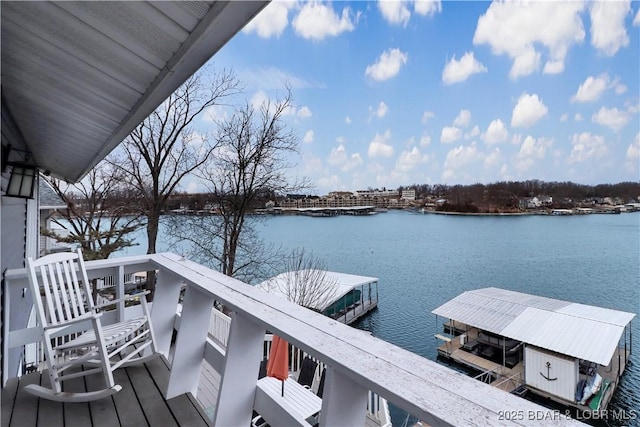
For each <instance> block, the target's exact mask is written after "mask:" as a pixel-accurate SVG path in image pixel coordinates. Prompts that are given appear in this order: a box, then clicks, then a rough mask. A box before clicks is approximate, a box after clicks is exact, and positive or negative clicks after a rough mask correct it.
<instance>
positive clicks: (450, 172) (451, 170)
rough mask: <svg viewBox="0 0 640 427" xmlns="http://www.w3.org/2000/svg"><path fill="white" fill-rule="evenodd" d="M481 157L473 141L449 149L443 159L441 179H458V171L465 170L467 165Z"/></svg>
mask: <svg viewBox="0 0 640 427" xmlns="http://www.w3.org/2000/svg"><path fill="white" fill-rule="evenodd" d="M481 159H482V154H481V153H479V152H478V149H477V147H476V144H475V143H471V145H468V146H463V145H460V146H458V147H456V148H453V149H451V150H450V151H449V152H448V153H447V156H446V158H445V160H444V167H443V169H444V171H443V172H442V179H443V180H444V181H448V180H450V179H459V178H460V176H459V175H460V173H463V172H465V171H467V176H468V175H470V174H469V173H468V170H467V169H468V165H469V164H471V163H473V162H476V161H478V160H481Z"/></svg>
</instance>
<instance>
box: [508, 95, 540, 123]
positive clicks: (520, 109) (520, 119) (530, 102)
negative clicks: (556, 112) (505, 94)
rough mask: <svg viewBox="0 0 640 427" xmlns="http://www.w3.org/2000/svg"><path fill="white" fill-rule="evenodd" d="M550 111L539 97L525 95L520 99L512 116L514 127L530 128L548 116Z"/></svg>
mask: <svg viewBox="0 0 640 427" xmlns="http://www.w3.org/2000/svg"><path fill="white" fill-rule="evenodd" d="M548 112H549V109H548V108H547V106H546V105H544V103H543V102H542V100H541V99H540V98H538V95H536V94H533V95H529V94H528V93H524V94H522V95H521V96H520V98H518V103H517V104H516V106H515V107H514V108H513V113H512V115H511V126H512V127H525V128H526V127H530V126H533V125H534V124H535V123H536V122H537V121H538V120H540V119H542V118H543V117H544V116H546V115H547V113H548Z"/></svg>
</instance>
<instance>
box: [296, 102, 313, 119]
mask: <svg viewBox="0 0 640 427" xmlns="http://www.w3.org/2000/svg"><path fill="white" fill-rule="evenodd" d="M296 115H297V116H298V117H300V118H301V119H308V118H309V117H311V116H312V115H313V113H311V110H310V109H309V107H307V106H306V105H305V106H303V107H301V108H300V109H298V111H297V112H296Z"/></svg>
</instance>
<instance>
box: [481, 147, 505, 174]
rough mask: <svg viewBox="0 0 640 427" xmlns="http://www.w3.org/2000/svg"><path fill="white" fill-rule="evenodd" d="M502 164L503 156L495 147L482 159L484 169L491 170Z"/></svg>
mask: <svg viewBox="0 0 640 427" xmlns="http://www.w3.org/2000/svg"><path fill="white" fill-rule="evenodd" d="M502 162H503V156H502V153H501V152H500V149H499V148H498V147H496V148H495V149H494V150H493V151H492V152H491V153H489V154H487V155H486V156H485V157H484V162H483V165H484V167H485V168H486V169H491V168H494V167H496V166H498V165H499V164H500V163H502Z"/></svg>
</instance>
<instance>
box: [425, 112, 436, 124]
mask: <svg viewBox="0 0 640 427" xmlns="http://www.w3.org/2000/svg"><path fill="white" fill-rule="evenodd" d="M434 116H435V114H433V112H431V111H425V112H424V113H422V123H427V121H429V119H431V118H433V117H434Z"/></svg>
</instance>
